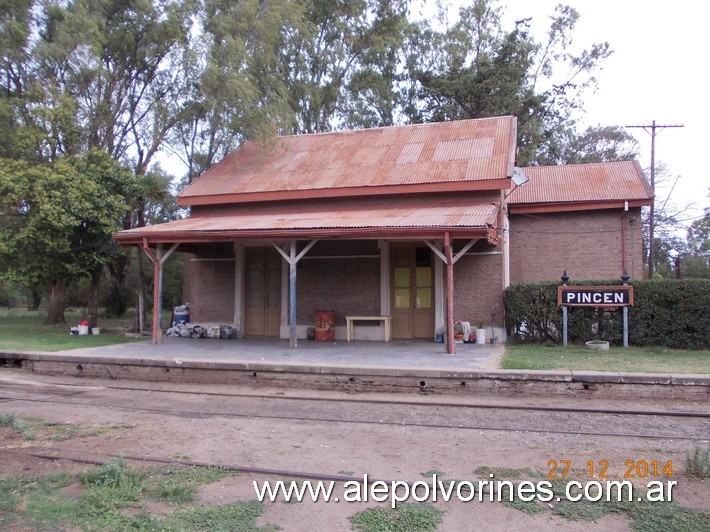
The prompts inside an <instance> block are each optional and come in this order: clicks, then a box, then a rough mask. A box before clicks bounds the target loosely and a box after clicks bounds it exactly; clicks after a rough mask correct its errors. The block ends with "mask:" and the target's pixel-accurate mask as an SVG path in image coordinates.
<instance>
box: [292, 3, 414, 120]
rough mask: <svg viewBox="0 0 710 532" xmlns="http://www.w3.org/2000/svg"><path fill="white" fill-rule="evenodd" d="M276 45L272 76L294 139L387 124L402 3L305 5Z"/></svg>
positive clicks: (403, 18) (403, 27) (402, 29)
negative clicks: (278, 76)
mask: <svg viewBox="0 0 710 532" xmlns="http://www.w3.org/2000/svg"><path fill="white" fill-rule="evenodd" d="M303 5H304V19H303V24H302V26H301V27H300V28H297V29H296V31H294V32H291V33H290V34H289V35H288V36H287V38H286V39H285V40H284V46H283V48H282V50H281V61H280V69H281V73H282V75H283V76H284V79H285V81H286V84H287V88H288V94H289V100H290V104H291V109H292V111H293V114H294V117H293V121H292V124H291V127H290V129H291V130H292V131H293V132H295V133H315V132H319V131H330V130H331V129H334V128H336V127H338V126H341V125H347V126H350V127H373V126H382V125H392V124H393V123H394V122H395V118H396V117H395V114H396V113H395V107H394V102H396V97H395V90H396V85H395V82H396V81H397V80H398V73H397V62H398V58H399V55H400V54H399V50H400V49H401V47H402V45H403V43H404V35H405V33H406V32H407V31H408V27H409V22H408V20H407V6H408V2H406V1H405V0H355V1H350V0H348V1H345V0H336V1H330V0H311V1H305V2H303Z"/></svg>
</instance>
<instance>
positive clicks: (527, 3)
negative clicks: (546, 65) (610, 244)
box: [456, 0, 710, 224]
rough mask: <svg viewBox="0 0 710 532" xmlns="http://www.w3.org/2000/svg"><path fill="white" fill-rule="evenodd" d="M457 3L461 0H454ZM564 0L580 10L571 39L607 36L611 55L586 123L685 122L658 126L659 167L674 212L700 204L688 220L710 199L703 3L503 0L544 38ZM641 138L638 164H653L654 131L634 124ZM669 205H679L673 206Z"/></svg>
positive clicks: (661, 197) (584, 41)
mask: <svg viewBox="0 0 710 532" xmlns="http://www.w3.org/2000/svg"><path fill="white" fill-rule="evenodd" d="M456 3H458V4H460V3H462V2H456ZM558 3H565V4H567V5H570V6H572V7H574V8H575V9H576V10H577V11H578V12H579V14H580V19H579V22H578V23H577V27H576V29H575V31H574V42H573V46H579V47H580V48H587V47H588V46H589V45H590V44H592V43H595V42H603V41H607V42H609V44H610V45H611V49H612V50H613V54H612V55H611V56H610V57H609V58H607V59H606V60H605V61H604V62H603V63H602V64H603V69H602V71H601V72H600V73H599V74H598V75H597V79H598V88H597V91H596V92H595V93H586V95H585V96H584V108H585V110H586V113H585V114H584V115H583V116H582V117H580V121H581V123H582V124H584V125H585V126H587V125H593V126H596V125H602V126H607V125H616V126H626V125H647V124H649V125H650V124H651V123H652V121H653V120H655V121H656V123H657V124H672V125H679V124H682V125H683V126H684V127H682V128H667V129H663V130H657V134H656V149H655V153H656V158H655V159H656V168H658V164H659V163H665V165H666V166H667V168H668V171H669V174H670V175H669V180H668V183H667V184H663V183H662V184H659V186H658V188H657V191H656V198H657V205H658V203H659V202H661V204H662V203H663V202H665V201H666V198H667V197H668V195H669V193H670V188H671V185H672V182H673V181H674V180H675V179H676V177H678V176H680V177H679V178H678V181H677V184H676V185H675V188H674V190H673V193H672V195H671V198H670V200H669V201H668V206H669V207H670V206H672V205H673V206H676V209H675V210H676V211H678V210H681V209H682V208H684V207H685V206H686V205H688V204H691V203H692V204H694V207H692V208H691V209H690V210H688V211H686V212H684V213H683V214H681V215H680V216H679V218H681V219H684V220H686V222H685V223H686V224H690V223H691V222H692V219H693V218H695V217H698V216H700V215H702V213H703V209H704V208H705V207H707V206H709V205H710V197H709V196H708V194H709V193H710V190H709V187H710V165H708V164H707V162H706V161H705V155H706V153H708V152H709V151H710V145H709V142H710V135H708V131H709V130H710V101H709V99H710V98H709V95H710V91H709V90H708V88H709V86H710V84H709V82H710V75H709V74H708V58H707V53H708V52H710V46H709V45H708V29H707V19H706V14H707V13H708V10H707V8H706V7H705V5H706V4H705V2H698V1H696V0H675V1H673V2H667V1H659V0H568V1H567V2H564V1H563V2H560V1H559V0H504V1H502V2H501V5H502V6H504V9H505V14H504V21H507V22H508V23H509V24H510V25H509V26H508V25H506V28H508V27H512V24H513V21H515V20H517V19H520V18H524V17H533V19H532V21H531V30H532V31H533V32H534V34H535V35H539V37H538V39H541V38H543V37H544V34H545V31H546V30H547V28H548V27H549V18H548V17H549V16H550V15H551V14H552V13H553V12H554V8H555V6H556V5H557V4H558ZM629 131H630V132H631V134H632V135H633V136H634V137H635V138H636V140H637V141H638V142H639V148H640V149H639V163H640V164H641V166H642V167H643V168H650V166H651V135H650V134H649V133H647V132H645V131H644V130H643V129H630V130H629ZM668 212H671V213H672V212H675V211H674V210H672V209H670V210H668Z"/></svg>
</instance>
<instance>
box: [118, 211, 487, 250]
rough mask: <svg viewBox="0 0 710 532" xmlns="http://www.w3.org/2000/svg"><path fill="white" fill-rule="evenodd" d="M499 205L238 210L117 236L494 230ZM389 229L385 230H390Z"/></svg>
mask: <svg viewBox="0 0 710 532" xmlns="http://www.w3.org/2000/svg"><path fill="white" fill-rule="evenodd" d="M497 214H498V204H494V203H487V204H471V203H470V201H463V200H460V201H446V202H441V201H438V202H432V203H426V204H424V203H422V202H409V203H406V204H398V205H391V204H390V205H386V204H376V205H367V204H358V205H331V206H327V205H326V206H312V207H300V208H294V207H288V208H286V207H281V208H268V209H246V208H245V209H242V210H241V212H240V211H239V210H237V211H236V212H233V213H230V214H225V215H217V214H209V215H203V216H192V217H190V218H185V219H182V220H176V221H173V222H166V223H161V224H157V225H152V226H146V227H140V228H136V229H129V230H127V231H121V232H120V233H118V234H117V235H115V238H116V239H117V240H118V241H120V242H121V243H124V244H132V243H141V242H142V241H143V238H147V239H148V241H149V242H151V243H154V242H177V241H180V242H199V241H203V240H215V239H224V238H230V239H233V238H240V237H243V238H251V239H259V238H277V237H281V238H291V237H293V238H295V237H305V236H308V237H309V238H316V237H319V236H328V237H331V238H332V237H336V236H340V237H351V238H358V237H362V236H369V237H370V238H373V237H374V238H377V237H378V236H379V237H380V238H384V237H388V238H391V237H395V238H396V237H406V236H408V235H411V233H412V232H416V233H417V234H420V233H421V231H426V232H430V233H432V234H433V233H435V234H436V235H438V237H440V236H441V235H443V232H444V231H453V232H455V233H459V232H468V233H471V234H472V230H473V232H475V233H476V234H478V235H479V236H487V235H489V233H490V232H491V231H493V232H495V229H494V226H495V225H496V218H497ZM388 231H389V232H388Z"/></svg>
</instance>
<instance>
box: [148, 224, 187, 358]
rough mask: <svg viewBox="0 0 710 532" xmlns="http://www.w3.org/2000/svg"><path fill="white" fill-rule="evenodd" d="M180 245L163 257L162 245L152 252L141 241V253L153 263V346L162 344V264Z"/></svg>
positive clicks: (176, 245)
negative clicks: (143, 252)
mask: <svg viewBox="0 0 710 532" xmlns="http://www.w3.org/2000/svg"><path fill="white" fill-rule="evenodd" d="M179 245H180V244H178V243H176V244H173V246H172V247H171V248H170V250H168V252H167V253H165V254H164V255H163V244H158V245H157V246H156V248H155V252H153V251H152V250H151V249H150V247H149V246H148V239H147V238H144V239H143V251H145V254H146V255H148V258H150V260H151V262H152V263H153V334H152V338H153V345H158V344H161V343H163V330H162V321H163V320H162V316H161V311H162V308H163V301H162V300H163V264H164V263H165V261H166V260H168V257H169V256H170V255H172V253H173V251H175V250H176V249H177V247H178V246H179Z"/></svg>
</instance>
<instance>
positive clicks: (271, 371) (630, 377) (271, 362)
mask: <svg viewBox="0 0 710 532" xmlns="http://www.w3.org/2000/svg"><path fill="white" fill-rule="evenodd" d="M456 348H457V352H456V354H455V355H449V354H447V353H446V352H445V346H444V345H443V344H440V343H435V342H431V341H419V340H394V341H391V342H368V341H353V342H345V341H335V342H317V341H308V340H299V343H298V346H297V347H296V348H295V349H290V348H289V343H288V340H280V339H275V338H274V339H270V338H241V339H230V340H221V339H207V338H202V339H193V338H171V337H166V338H164V342H163V343H162V344H160V345H152V344H151V343H150V341H145V342H134V343H128V344H116V345H111V346H105V347H97V348H85V349H72V350H68V351H57V352H53V353H49V352H8V351H4V352H3V351H0V363H4V364H6V365H14V366H22V367H23V368H25V369H26V370H28V371H33V372H36V373H40V374H49V375H68V376H75V377H98V378H109V379H132V380H146V381H163V382H184V383H187V382H190V383H196V384H199V383H204V384H210V383H212V384H234V385H239V386H260V385H262V386H284V387H302V388H313V389H325V390H328V389H330V390H344V391H351V392H358V391H382V392H418V393H443V394H465V395H471V394H474V395H502V396H519V395H525V394H527V395H537V396H541V395H544V396H582V397H594V396H600V397H604V398H605V399H609V398H620V399H623V398H638V399H640V398H657V399H663V398H667V399H674V400H693V401H710V375H675V374H674V375H671V374H656V373H653V374H650V373H649V374H647V373H619V372H595V371H571V370H555V371H542V370H502V369H499V368H498V366H499V362H500V360H501V358H502V356H503V354H504V352H505V346H504V345H503V344H484V345H477V344H456Z"/></svg>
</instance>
